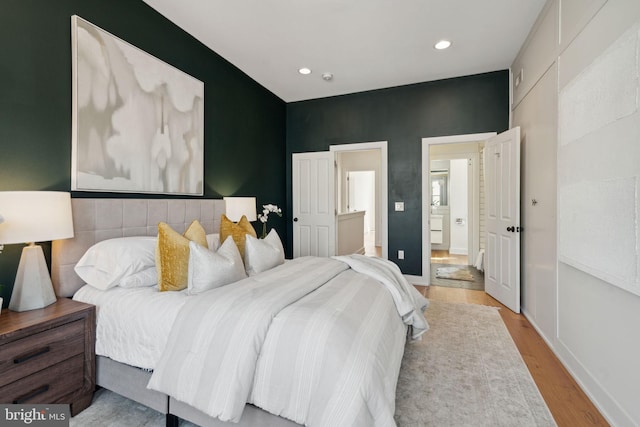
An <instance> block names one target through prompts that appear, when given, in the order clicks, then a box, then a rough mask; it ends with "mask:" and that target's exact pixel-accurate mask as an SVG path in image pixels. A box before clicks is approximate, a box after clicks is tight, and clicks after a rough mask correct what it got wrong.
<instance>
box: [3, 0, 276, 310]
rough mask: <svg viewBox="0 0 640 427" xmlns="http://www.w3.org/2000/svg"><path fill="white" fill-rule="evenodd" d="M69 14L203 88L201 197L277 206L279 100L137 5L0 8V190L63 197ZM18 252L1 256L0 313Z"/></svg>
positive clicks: (58, 0) (9, 3) (80, 1)
mask: <svg viewBox="0 0 640 427" xmlns="http://www.w3.org/2000/svg"><path fill="white" fill-rule="evenodd" d="M72 15H79V16H81V17H82V18H84V19H86V20H88V21H89V22H91V23H93V24H95V25H97V26H99V27H101V28H103V29H104V30H106V31H108V32H110V33H112V34H114V35H116V36H118V37H120V38H121V39H123V40H126V41H128V42H129V43H131V44H133V45H134V46H137V47H138V48H140V49H142V50H144V51H146V52H147V53H149V54H151V55H153V56H155V57H157V58H159V59H161V60H163V61H165V62H167V63H169V64H171V65H173V66H175V67H176V68H178V69H180V70H182V71H184V72H186V73H188V74H190V75H191V76H193V77H195V78H197V79H199V80H201V81H203V82H204V84H205V197H206V198H220V197H222V196H228V195H245V196H254V195H255V196H256V197H257V201H258V205H261V204H266V203H274V204H278V205H279V206H283V205H284V203H285V202H286V186H285V175H284V174H283V173H282V171H283V170H284V168H285V167H286V163H285V157H284V153H285V126H286V125H285V120H286V105H285V103H284V101H282V100H281V99H279V98H278V97H277V96H275V95H274V94H272V93H271V92H269V91H268V90H266V89H265V88H264V87H262V86H260V85H259V84H258V83H256V82H255V81H254V80H252V79H251V78H249V77H248V76H247V75H245V74H244V73H242V72H241V71H240V70H238V69H237V68H236V67H235V66H233V65H232V64H230V63H229V62H227V61H226V60H224V59H223V58H221V57H220V56H219V55H217V54H216V53H214V52H212V51H211V50H210V49H209V48H207V47H206V46H204V45H203V44H201V43H200V42H198V41H197V40H195V39H194V38H193V37H192V36H190V35H189V34H187V33H186V32H184V31H183V30H181V29H180V28H178V27H177V26H176V25H174V24H172V23H171V22H170V21H168V20H167V19H165V18H164V17H163V16H162V15H160V14H159V13H157V12H156V11H155V10H153V9H152V8H150V7H149V6H147V5H146V4H145V3H144V2H142V1H141V0H2V1H1V2H0V191H8V190H60V191H69V189H70V185H71V16H72ZM73 196H74V197H149V196H144V195H123V194H115V195H109V194H104V193H74V194H73ZM1 211H2V209H1V207H0V212H1ZM269 225H270V226H273V227H275V228H276V229H277V230H278V233H279V234H280V235H281V236H283V237H286V234H285V233H286V227H285V222H284V219H281V218H278V217H277V216H275V215H272V216H270V219H269ZM255 226H256V227H259V225H258V223H255ZM43 247H44V249H45V253H46V255H47V257H48V256H49V255H50V245H49V244H44V245H43ZM21 250H22V246H21V245H10V246H5V250H4V252H3V253H2V254H0V285H4V287H3V288H2V290H1V291H0V295H1V296H3V297H4V298H5V304H4V305H5V306H6V305H7V304H8V301H9V298H10V296H11V290H12V287H13V281H14V279H15V272H16V270H17V266H18V261H19V258H20V252H21Z"/></svg>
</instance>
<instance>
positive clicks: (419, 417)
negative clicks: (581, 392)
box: [396, 301, 556, 427]
mask: <svg viewBox="0 0 640 427" xmlns="http://www.w3.org/2000/svg"><path fill="white" fill-rule="evenodd" d="M425 315H426V317H427V320H428V321H429V325H430V326H431V328H430V330H429V331H427V332H426V333H425V334H424V335H423V338H422V340H421V341H414V342H409V343H407V345H406V348H405V354H404V358H403V360H402V368H401V369H400V378H399V379H398V388H397V392H396V422H397V424H398V426H412V427H426V426H505V427H507V426H509V427H511V426H519V427H523V426H537V427H541V426H555V425H556V424H555V422H554V420H553V417H552V416H551V413H550V412H549V409H548V408H547V405H546V404H545V403H544V400H543V399H542V396H541V395H540V392H539V391H538V388H537V387H536V385H535V383H534V382H533V379H532V378H531V375H530V374H529V371H528V370H527V367H526V365H525V364H524V361H523V360H522V357H521V356H520V353H519V352H518V349H517V348H516V346H515V344H514V342H513V340H512V339H511V336H510V335H509V332H508V331H507V328H506V326H505V325H504V322H503V321H502V319H501V317H500V314H499V313H498V309H496V308H493V307H486V306H480V305H470V304H450V303H444V302H439V301H431V305H430V307H429V308H428V309H427V311H426V313H425Z"/></svg>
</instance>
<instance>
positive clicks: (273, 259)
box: [244, 228, 284, 276]
mask: <svg viewBox="0 0 640 427" xmlns="http://www.w3.org/2000/svg"><path fill="white" fill-rule="evenodd" d="M282 263H284V248H283V247H282V242H281V241H280V236H278V233H277V232H276V230H275V229H273V228H272V229H271V231H270V232H269V234H267V237H265V238H264V239H256V238H255V237H253V236H250V235H248V234H247V241H246V243H245V247H244V267H245V269H246V270H247V274H248V275H249V276H253V275H255V274H258V273H262V272H263V271H267V270H269V269H271V268H273V267H275V266H278V265H280V264H282Z"/></svg>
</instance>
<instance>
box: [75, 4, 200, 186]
mask: <svg viewBox="0 0 640 427" xmlns="http://www.w3.org/2000/svg"><path fill="white" fill-rule="evenodd" d="M71 34H72V37H71V38H72V69H73V80H72V86H73V94H72V95H73V97H72V110H73V111H72V120H73V122H72V149H71V156H72V159H71V190H72V191H102V192H118V193H152V194H173V195H193V196H195V195H199V196H202V195H203V194H204V192H203V190H204V83H203V82H201V81H200V80H198V79H195V78H194V77H192V76H190V75H188V74H186V73H184V72H182V71H180V70H178V69H177V68H175V67H173V66H171V65H169V64H167V63H165V62H163V61H161V60H159V59H157V58H155V57H153V56H151V55H149V54H148V53H146V52H144V51H142V50H140V49H138V48H137V47H135V46H133V45H131V44H129V43H127V42H125V41H123V40H121V39H120V38H118V37H116V36H114V35H112V34H110V33H108V32H106V31H104V30H103V29H101V28H99V27H97V26H95V25H93V24H91V23H90V22H88V21H86V20H84V19H82V18H80V17H79V16H77V15H74V16H72V17H71Z"/></svg>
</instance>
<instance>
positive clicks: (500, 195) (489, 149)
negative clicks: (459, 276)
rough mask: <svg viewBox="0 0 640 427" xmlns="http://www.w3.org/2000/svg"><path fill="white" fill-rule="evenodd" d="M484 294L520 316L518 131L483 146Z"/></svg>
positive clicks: (497, 137) (494, 138) (496, 138)
mask: <svg viewBox="0 0 640 427" xmlns="http://www.w3.org/2000/svg"><path fill="white" fill-rule="evenodd" d="M484 158H485V178H486V215H487V221H486V227H487V239H486V254H485V256H486V260H485V261H486V263H485V276H484V280H485V291H486V292H487V293H488V294H489V295H491V296H492V297H494V298H495V299H497V300H498V301H500V302H501V303H502V304H504V305H505V306H507V307H509V308H510V309H511V310H513V311H514V312H516V313H519V312H520V128H519V127H515V128H513V129H510V130H508V131H506V132H503V133H501V134H500V135H496V136H494V137H492V138H490V139H489V140H488V141H487V142H486V144H485V152H484Z"/></svg>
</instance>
